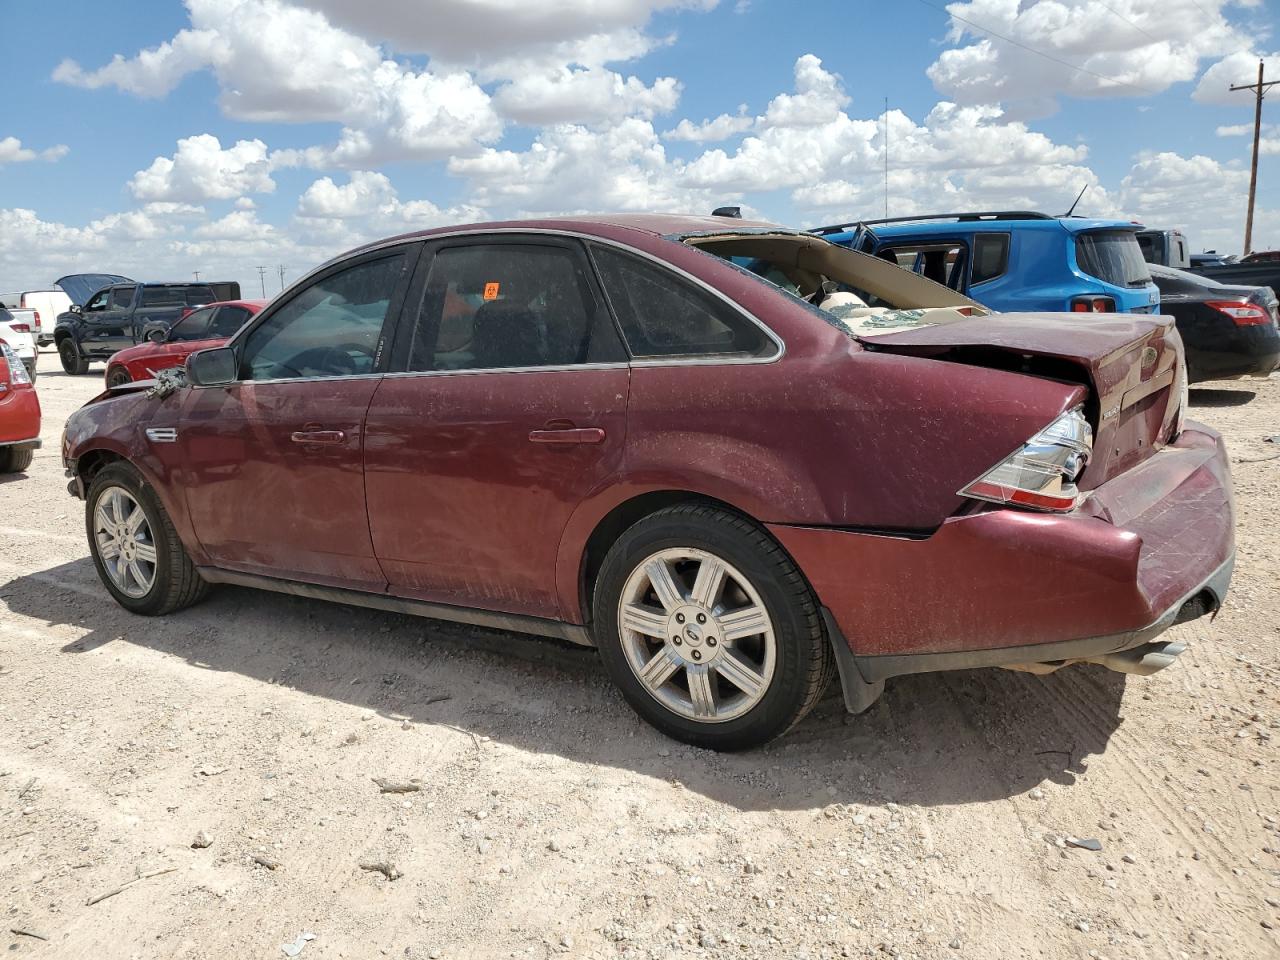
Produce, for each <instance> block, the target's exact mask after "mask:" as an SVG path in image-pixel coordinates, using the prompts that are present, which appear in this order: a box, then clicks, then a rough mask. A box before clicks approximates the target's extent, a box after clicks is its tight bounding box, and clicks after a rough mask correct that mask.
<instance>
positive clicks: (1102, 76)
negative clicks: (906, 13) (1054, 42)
mask: <svg viewBox="0 0 1280 960" xmlns="http://www.w3.org/2000/svg"><path fill="white" fill-rule="evenodd" d="M920 2H921V3H923V4H924V5H925V6H926V7H931V8H932V9H934V10H937V11H938V12H939V13H944V14H946V15H947V16H948V17H950V18H951V19H952V20H959V21H960V22H961V23H963V24H967V25H968V26H970V27H973V29H975V30H979V31H981V32H982V33H985V34H987V35H989V36H992V37H995V38H996V39H997V40H1003V41H1004V42H1005V43H1009V44H1012V45H1013V46H1015V47H1020V48H1021V49H1023V50H1026V51H1027V52H1028V53H1034V54H1035V55H1036V56H1037V57H1044V59H1046V60H1052V61H1053V62H1054V63H1056V64H1058V65H1059V66H1063V67H1067V68H1069V69H1071V70H1075V71H1077V72H1078V73H1087V74H1088V75H1089V76H1091V77H1096V78H1097V79H1099V80H1105V81H1107V83H1114V84H1117V85H1118V86H1122V87H1132V88H1133V89H1134V90H1141V91H1142V92H1143V93H1150V94H1153V95H1156V94H1159V93H1160V91H1159V90H1152V89H1150V88H1149V87H1143V86H1139V85H1138V84H1136V83H1130V82H1129V81H1128V80H1117V79H1116V78H1115V77H1108V76H1107V75H1106V74H1104V73H1098V72H1097V71H1096V70H1090V69H1089V68H1088V67H1080V66H1076V65H1075V64H1074V63H1068V62H1067V61H1066V60H1062V59H1060V58H1058V57H1055V56H1054V55H1053V54H1051V53H1045V52H1044V51H1043V50H1037V49H1036V48H1035V47H1031V46H1028V45H1027V44H1025V43H1023V42H1022V41H1021V40H1015V39H1013V37H1006V36H1005V35H1004V34H1003V33H996V31H994V30H992V29H991V28H990V27H984V26H983V25H982V24H980V23H974V22H973V21H972V20H966V19H965V18H964V17H960V16H957V15H956V14H954V13H952V12H951V11H950V10H947V9H946V8H945V7H940V6H938V4H936V3H933V2H932V0H920Z"/></svg>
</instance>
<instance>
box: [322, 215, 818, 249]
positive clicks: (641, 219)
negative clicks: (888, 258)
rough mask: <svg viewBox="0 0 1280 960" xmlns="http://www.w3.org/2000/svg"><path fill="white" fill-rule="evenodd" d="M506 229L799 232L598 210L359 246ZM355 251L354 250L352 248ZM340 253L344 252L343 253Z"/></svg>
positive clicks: (675, 234)
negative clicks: (597, 211) (599, 211)
mask: <svg viewBox="0 0 1280 960" xmlns="http://www.w3.org/2000/svg"><path fill="white" fill-rule="evenodd" d="M507 230H533V231H537V230H564V231H568V232H571V233H585V234H589V235H593V236H603V237H609V236H617V235H618V233H619V232H625V231H636V232H639V233H645V234H648V235H650V236H655V237H672V238H675V239H679V238H681V237H691V236H697V235H699V234H710V233H751V232H756V231H760V230H771V231H787V232H794V233H802V232H803V231H801V230H798V229H795V228H793V227H783V226H780V225H779V224H776V223H770V222H768V221H766V220H740V219H738V218H737V217H712V216H698V215H693V214H678V213H598V214H571V215H568V216H556V217H535V218H530V219H525V220H490V221H485V222H482V223H458V224H453V225H451V226H447V227H433V228H431V229H429V230H415V231H412V232H410V233H403V234H400V235H399V236H395V237H387V238H386V239H383V240H378V241H376V242H374V243H370V244H366V245H365V246H364V247H358V248H356V249H357V250H363V249H366V248H368V247H375V246H381V245H383V244H386V243H391V242H394V241H400V240H412V239H415V238H419V237H435V236H444V235H447V234H451V233H485V232H502V231H507ZM351 252H352V253H354V252H355V251H351ZM343 256H346V254H344V255H343Z"/></svg>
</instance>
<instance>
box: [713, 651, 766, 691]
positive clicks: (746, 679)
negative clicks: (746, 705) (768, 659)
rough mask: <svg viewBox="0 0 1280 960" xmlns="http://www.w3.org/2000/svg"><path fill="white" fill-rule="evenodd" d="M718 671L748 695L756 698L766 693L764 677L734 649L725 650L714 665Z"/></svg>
mask: <svg viewBox="0 0 1280 960" xmlns="http://www.w3.org/2000/svg"><path fill="white" fill-rule="evenodd" d="M713 666H714V669H715V671H716V673H718V674H720V676H722V677H724V678H725V679H726V680H728V681H729V682H730V683H732V684H733V685H734V686H735V687H737V688H738V689H739V690H741V691H742V692H743V693H745V694H746V695H747V696H748V697H751V698H752V699H755V698H756V697H759V696H760V695H761V694H762V693H764V677H762V676H761V675H760V673H759V671H758V670H756V668H755V667H753V666H752V665H751V664H749V663H747V661H746V660H745V659H743V658H742V657H740V656H739V655H738V654H737V653H736V652H735V651H733V650H725V651H724V652H723V653H721V654H720V657H719V658H718V659H717V660H716V662H715V664H714V665H713Z"/></svg>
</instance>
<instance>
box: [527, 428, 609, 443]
mask: <svg viewBox="0 0 1280 960" xmlns="http://www.w3.org/2000/svg"><path fill="white" fill-rule="evenodd" d="M529 439H530V440H532V441H533V442H534V443H565V444H568V443H604V430H603V429H601V428H600V427H551V428H548V429H546V430H532V431H530V432H529Z"/></svg>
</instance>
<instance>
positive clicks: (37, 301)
mask: <svg viewBox="0 0 1280 960" xmlns="http://www.w3.org/2000/svg"><path fill="white" fill-rule="evenodd" d="M0 307H10V308H12V307H21V308H23V309H26V310H34V311H35V312H36V325H35V335H36V344H37V345H38V346H41V347H43V346H44V345H45V344H48V343H53V328H54V327H55V326H56V325H57V323H58V315H59V314H62V313H66V312H67V311H68V310H70V309H71V298H70V297H69V296H67V293H66V291H65V290H62V289H60V288H58V287H46V288H43V289H40V290H24V291H21V292H18V293H0Z"/></svg>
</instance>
